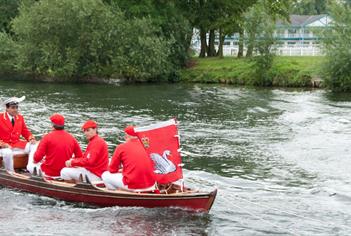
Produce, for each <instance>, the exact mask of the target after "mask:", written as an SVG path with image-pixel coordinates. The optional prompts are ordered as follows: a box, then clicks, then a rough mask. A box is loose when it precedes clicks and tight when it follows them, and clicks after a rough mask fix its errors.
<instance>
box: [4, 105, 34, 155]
mask: <svg viewBox="0 0 351 236" xmlns="http://www.w3.org/2000/svg"><path fill="white" fill-rule="evenodd" d="M14 118H15V126H14V127H12V123H11V120H10V119H9V117H8V115H7V112H4V113H0V141H3V142H5V143H7V144H10V145H11V147H13V148H14V147H16V148H22V149H24V148H25V147H26V144H27V142H26V141H24V140H20V136H21V135H22V136H23V137H24V138H25V139H26V140H27V141H29V140H30V139H31V138H33V135H32V133H31V132H30V131H29V130H28V128H27V126H26V124H25V123H24V119H23V116H22V115H17V116H15V117H14Z"/></svg>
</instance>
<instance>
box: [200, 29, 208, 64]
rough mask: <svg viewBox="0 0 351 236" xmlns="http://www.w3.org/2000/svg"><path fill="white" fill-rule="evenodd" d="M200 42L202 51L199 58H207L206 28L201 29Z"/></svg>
mask: <svg viewBox="0 0 351 236" xmlns="http://www.w3.org/2000/svg"><path fill="white" fill-rule="evenodd" d="M200 42H201V50H200V55H199V57H201V58H202V57H206V52H207V42H206V31H205V29H204V28H200Z"/></svg>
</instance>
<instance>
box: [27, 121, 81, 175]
mask: <svg viewBox="0 0 351 236" xmlns="http://www.w3.org/2000/svg"><path fill="white" fill-rule="evenodd" d="M50 121H51V123H52V131H51V132H50V133H49V134H47V135H45V136H44V137H43V138H42V140H41V141H40V143H39V146H38V148H37V150H36V152H35V153H34V157H33V159H32V158H29V159H30V160H29V161H28V165H27V170H28V171H29V172H30V173H32V174H33V171H34V167H36V168H37V169H38V170H39V168H40V169H41V171H42V172H43V173H44V175H45V176H51V177H59V176H60V172H61V170H62V168H64V167H65V162H66V161H67V160H69V159H71V158H72V155H73V154H74V156H75V157H76V158H81V157H82V156H83V154H82V151H81V149H80V146H79V144H78V142H77V140H76V139H75V138H74V137H73V136H72V135H71V134H70V133H68V132H66V131H65V130H64V129H65V118H64V117H63V116H62V115H60V114H53V115H52V116H51V117H50ZM42 160H43V161H42Z"/></svg>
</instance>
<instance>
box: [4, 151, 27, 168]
mask: <svg viewBox="0 0 351 236" xmlns="http://www.w3.org/2000/svg"><path fill="white" fill-rule="evenodd" d="M27 164H28V154H24V153H23V154H22V153H21V154H15V155H13V167H14V168H15V169H26V168H27ZM0 167H2V156H0Z"/></svg>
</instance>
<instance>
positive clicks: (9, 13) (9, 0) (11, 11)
mask: <svg viewBox="0 0 351 236" xmlns="http://www.w3.org/2000/svg"><path fill="white" fill-rule="evenodd" d="M19 5H20V0H0V12H1V14H0V31H4V32H6V33H10V22H11V20H12V19H13V18H14V17H15V16H16V15H17V14H18V7H19Z"/></svg>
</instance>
